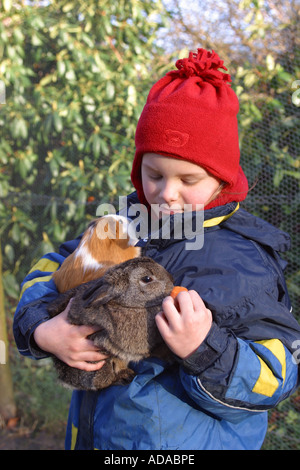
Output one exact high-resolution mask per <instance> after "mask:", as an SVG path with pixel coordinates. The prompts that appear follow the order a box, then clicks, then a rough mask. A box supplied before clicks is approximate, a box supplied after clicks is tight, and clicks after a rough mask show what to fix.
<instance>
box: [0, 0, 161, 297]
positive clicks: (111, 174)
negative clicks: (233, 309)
mask: <svg viewBox="0 0 300 470" xmlns="http://www.w3.org/2000/svg"><path fill="white" fill-rule="evenodd" d="M164 17H165V16H164V10H163V7H162V4H161V1H160V0H156V1H150V0H148V1H143V2H140V1H137V0H131V1H125V0H120V1H118V2H112V1H110V0H106V1H105V0H103V1H101V2H99V1H97V0H93V1H80V2H79V1H77V0H74V1H71V0H70V1H63V0H62V1H52V2H50V3H47V4H46V5H45V4H43V2H31V3H30V4H26V5H24V3H23V2H21V1H16V2H11V1H9V0H6V2H4V3H3V4H2V7H1V9H0V80H1V82H3V83H4V84H5V88H6V103H5V104H3V105H1V114H0V130H1V142H0V166H1V170H0V198H1V199H0V220H1V224H0V227H1V228H0V238H2V239H3V249H4V252H5V254H6V265H5V270H4V276H5V278H6V280H5V286H6V288H7V293H9V295H13V296H14V298H16V289H17V287H16V286H17V284H18V283H19V282H20V281H21V279H22V278H24V275H25V274H26V271H27V270H28V268H29V266H30V264H31V263H32V262H33V259H36V258H38V257H39V256H40V255H42V254H43V253H44V252H46V251H49V249H53V245H55V246H56V247H57V246H58V244H59V243H61V242H63V241H64V240H65V239H66V238H68V237H69V238H73V237H74V236H76V235H78V234H79V233H80V231H81V230H82V229H83V228H84V227H85V225H86V218H87V217H93V216H95V213H96V207H97V205H98V204H99V203H101V201H104V200H105V201H106V202H112V201H113V199H114V198H115V197H116V195H119V194H120V195H122V194H127V193H128V192H130V191H131V189H132V187H131V183H130V168H131V162H132V158H133V154H134V132H135V127H136V122H137V120H138V117H139V114H140V112H141V110H142V106H143V104H144V102H145V98H146V94H147V92H148V90H149V87H150V84H151V83H152V81H153V80H155V78H157V77H156V72H157V69H158V68H159V67H161V66H162V65H164V64H163V63H160V61H159V60H156V53H157V47H156V45H155V42H154V40H155V38H156V34H157V31H158V30H159V28H160V27H161V26H162V25H163V24H164ZM17 274H18V277H17V281H16V280H15V281H14V279H16V277H15V276H16V275H17ZM8 291H9V292H8Z"/></svg>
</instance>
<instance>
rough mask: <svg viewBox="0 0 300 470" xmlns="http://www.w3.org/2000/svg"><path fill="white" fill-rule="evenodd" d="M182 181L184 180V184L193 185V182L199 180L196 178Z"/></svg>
mask: <svg viewBox="0 0 300 470" xmlns="http://www.w3.org/2000/svg"><path fill="white" fill-rule="evenodd" d="M181 181H182V183H183V184H186V185H188V186H189V185H190V186H192V185H193V184H196V183H197V182H198V181H196V180H184V179H183V180H181Z"/></svg>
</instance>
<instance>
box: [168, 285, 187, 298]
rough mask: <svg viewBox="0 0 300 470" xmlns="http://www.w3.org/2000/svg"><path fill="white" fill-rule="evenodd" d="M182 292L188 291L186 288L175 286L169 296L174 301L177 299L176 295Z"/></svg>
mask: <svg viewBox="0 0 300 470" xmlns="http://www.w3.org/2000/svg"><path fill="white" fill-rule="evenodd" d="M182 291H186V292H187V291H188V290H187V288H186V287H182V286H175V287H173V290H172V292H171V294H170V296H171V297H173V299H175V298H176V297H177V295H178V294H179V292H182Z"/></svg>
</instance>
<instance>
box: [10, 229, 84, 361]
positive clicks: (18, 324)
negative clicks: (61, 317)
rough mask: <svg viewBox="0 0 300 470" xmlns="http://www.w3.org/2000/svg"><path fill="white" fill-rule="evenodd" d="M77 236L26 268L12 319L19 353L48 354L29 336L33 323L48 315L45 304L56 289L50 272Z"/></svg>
mask: <svg viewBox="0 0 300 470" xmlns="http://www.w3.org/2000/svg"><path fill="white" fill-rule="evenodd" d="M79 240H80V237H78V238H77V239H76V240H72V241H70V242H66V243H65V244H63V245H61V247H60V249H59V253H49V254H47V255H45V256H43V257H42V258H41V259H40V260H39V261H38V262H37V263H36V264H35V265H34V266H33V268H32V269H31V270H30V271H29V273H28V274H27V276H26V277H25V279H24V281H23V283H22V285H21V294H20V298H19V303H18V305H17V308H16V312H15V315H14V321H13V333H14V337H15V341H16V345H17V347H18V350H19V352H20V354H22V355H24V356H29V357H32V358H35V359H41V358H44V357H47V356H49V354H46V353H45V352H44V351H41V350H40V349H39V348H38V347H37V345H36V344H35V342H34V340H33V332H34V330H35V329H36V327H37V326H38V325H39V324H40V323H42V322H44V321H47V320H48V319H49V314H48V311H47V304H48V303H49V302H51V301H52V300H54V299H55V298H56V297H57V295H58V292H57V289H56V286H55V283H54V281H53V279H52V274H53V273H54V272H55V271H56V270H57V269H59V267H60V266H61V264H62V263H63V261H64V259H65V258H66V257H67V256H68V255H69V254H71V253H72V252H73V251H74V250H75V248H76V246H77V245H78V243H79Z"/></svg>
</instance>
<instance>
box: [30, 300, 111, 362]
mask: <svg viewBox="0 0 300 470" xmlns="http://www.w3.org/2000/svg"><path fill="white" fill-rule="evenodd" d="M71 302H72V299H71V300H70V302H69V303H68V305H67V307H66V309H65V310H64V311H62V312H61V313H60V314H59V315H57V316H56V317H53V318H51V319H50V320H47V321H46V322H44V323H41V324H40V325H39V326H38V327H37V328H36V329H35V332H34V334H33V335H34V340H35V342H36V344H37V345H38V347H39V348H40V349H42V350H43V351H46V352H50V353H52V354H54V356H56V357H58V359H60V360H61V361H63V362H65V363H66V364H68V365H69V366H71V367H75V368H76V369H82V370H86V371H95V370H98V369H101V367H102V366H103V364H104V360H105V359H106V356H104V355H103V354H101V353H99V351H98V350H97V348H96V346H95V345H94V343H93V341H91V340H89V339H87V336H89V335H91V334H92V333H95V332H96V331H97V329H96V328H93V327H90V326H77V325H71V324H70V323H69V322H68V320H67V315H68V311H69V309H70V305H71ZM95 361H97V363H96V364H91V363H90V362H95Z"/></svg>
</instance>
